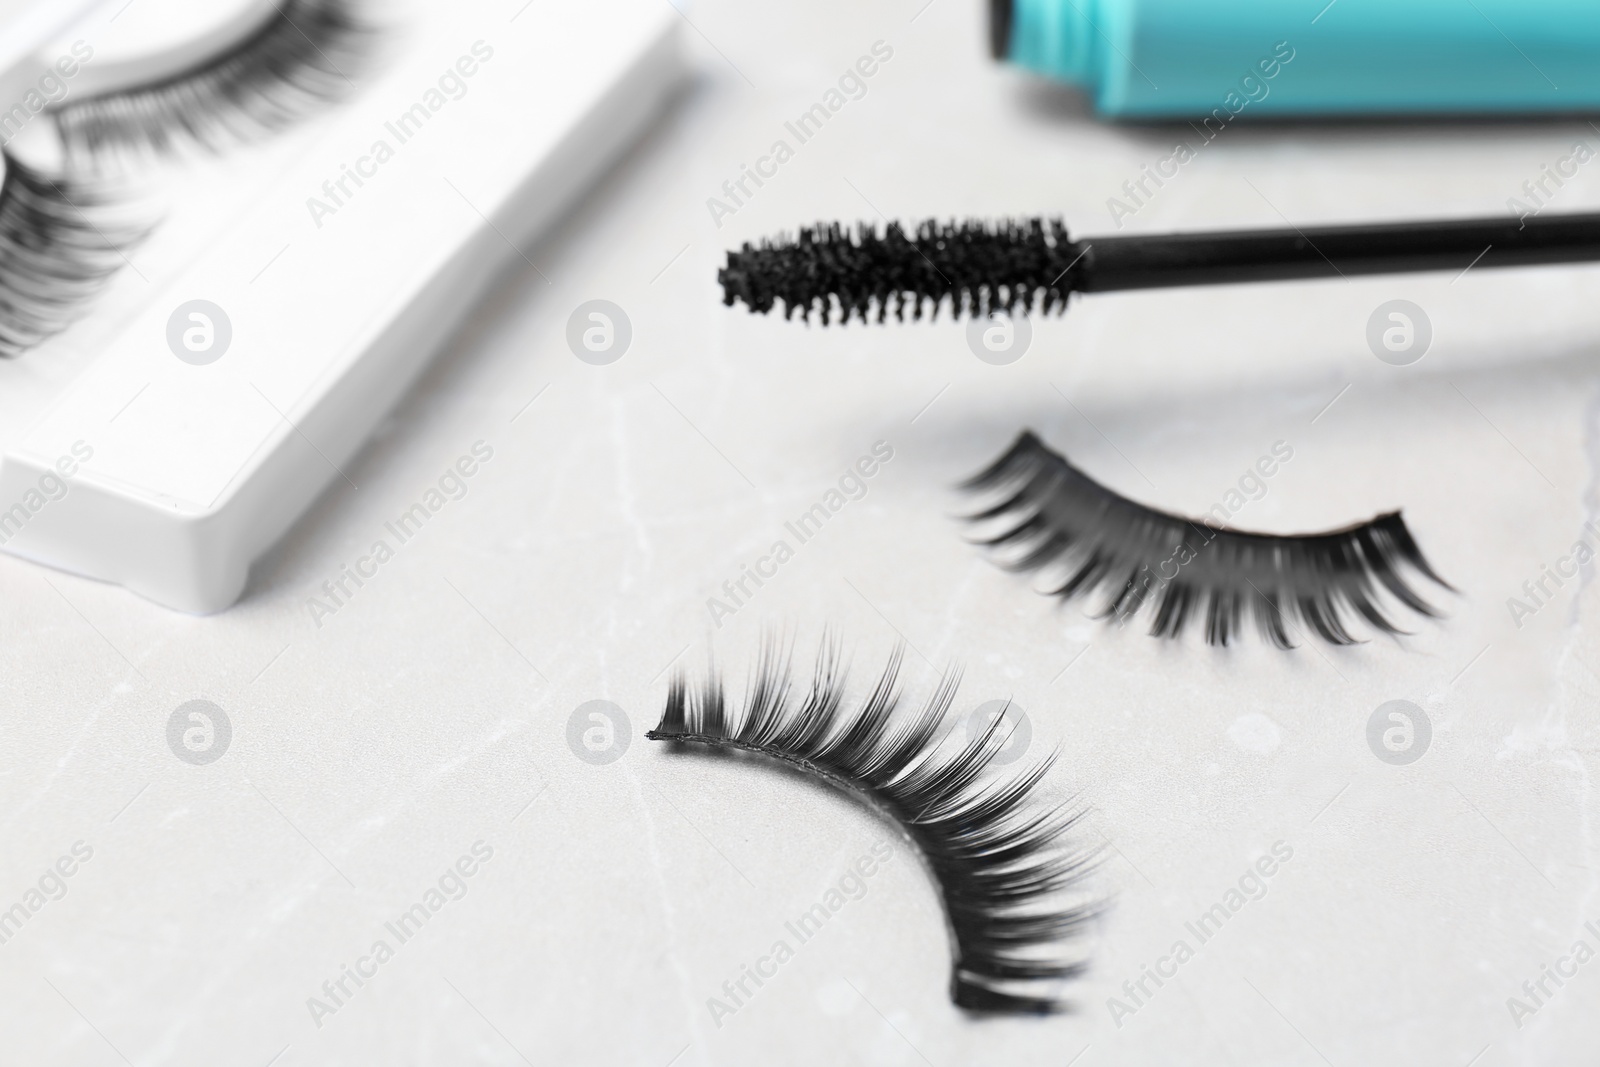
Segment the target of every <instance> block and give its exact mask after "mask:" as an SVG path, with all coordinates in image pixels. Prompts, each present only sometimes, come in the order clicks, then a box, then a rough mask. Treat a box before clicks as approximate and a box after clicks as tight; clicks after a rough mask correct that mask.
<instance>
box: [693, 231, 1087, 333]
mask: <svg viewBox="0 0 1600 1067" xmlns="http://www.w3.org/2000/svg"><path fill="white" fill-rule="evenodd" d="M1078 258H1079V250H1078V247H1077V245H1075V244H1074V243H1073V242H1072V241H1071V240H1069V239H1068V237H1067V230H1066V227H1065V226H1064V225H1063V224H1062V223H1061V222H1060V221H1059V220H1049V221H1046V220H1043V219H1022V220H1003V221H1000V222H994V223H988V222H979V221H967V222H959V223H958V222H949V223H942V222H936V221H932V220H930V221H927V222H923V223H921V224H920V225H918V226H917V227H916V229H915V231H913V232H909V233H908V232H907V231H906V230H905V228H904V227H902V226H901V225H900V224H899V223H897V222H892V223H889V224H888V225H887V226H885V227H884V228H883V229H882V230H881V231H880V230H879V229H878V228H877V227H875V226H872V225H869V224H867V223H862V224H860V225H859V226H858V227H857V228H856V229H855V231H854V232H853V233H852V232H851V231H849V230H848V229H846V228H845V227H844V226H842V225H840V224H839V223H836V222H835V223H821V224H818V225H816V226H811V227H807V228H805V229H802V230H801V231H800V232H799V234H798V235H797V236H795V237H794V238H788V237H781V238H779V239H778V240H776V241H769V240H763V241H762V242H760V243H759V244H757V245H751V244H746V245H745V246H744V247H743V248H742V249H740V250H739V251H737V252H729V253H728V264H727V266H726V267H724V268H723V269H722V270H721V271H720V272H719V273H718V275H717V279H718V281H720V282H721V283H722V287H723V298H722V299H723V303H724V304H727V305H729V306H732V305H733V304H734V303H736V302H739V301H742V302H743V303H744V304H746V305H747V306H748V307H749V308H750V310H752V311H756V312H760V313H762V314H766V313H767V312H769V311H771V310H773V308H774V307H776V306H777V304H778V303H779V302H782V304H783V316H784V318H786V319H787V318H792V317H793V316H794V314H795V312H796V311H798V312H799V313H800V317H801V318H802V319H805V320H806V321H808V322H809V321H810V318H811V314H812V312H813V311H815V312H816V313H817V316H818V318H819V319H820V320H821V321H822V324H823V325H825V326H826V325H828V324H829V323H830V322H832V321H834V319H835V318H837V319H839V321H841V322H848V321H850V320H851V319H852V318H854V319H859V320H860V321H862V322H873V321H876V322H880V323H881V322H884V321H886V320H887V319H888V318H889V316H890V315H893V316H894V318H895V319H897V320H899V321H904V320H905V319H906V318H907V314H908V312H909V317H910V318H911V319H913V320H917V319H921V318H922V317H923V316H924V314H926V315H927V316H928V317H929V318H930V319H931V318H936V317H937V316H938V312H939V309H940V307H945V308H946V310H947V311H949V312H950V314H952V315H953V316H956V317H960V316H962V315H973V316H978V317H985V316H987V315H988V314H989V313H990V312H991V311H998V310H1002V309H1005V310H1010V311H1016V310H1019V309H1020V310H1027V311H1031V312H1034V313H1041V314H1047V313H1051V312H1061V311H1065V310H1066V306H1067V298H1068V296H1069V295H1070V294H1071V293H1072V291H1073V289H1074V281H1075V276H1074V268H1075V266H1076V263H1077V260H1078Z"/></svg>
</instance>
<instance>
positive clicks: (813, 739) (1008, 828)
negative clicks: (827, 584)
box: [645, 644, 1101, 1013]
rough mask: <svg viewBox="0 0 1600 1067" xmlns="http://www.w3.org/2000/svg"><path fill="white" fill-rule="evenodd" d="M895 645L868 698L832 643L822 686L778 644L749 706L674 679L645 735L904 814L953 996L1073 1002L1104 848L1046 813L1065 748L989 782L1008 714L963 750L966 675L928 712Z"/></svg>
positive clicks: (949, 680) (980, 1001) (979, 1004)
mask: <svg viewBox="0 0 1600 1067" xmlns="http://www.w3.org/2000/svg"><path fill="white" fill-rule="evenodd" d="M902 655H903V653H902V651H901V650H899V649H896V650H895V652H894V653H893V655H892V656H891V657H890V659H889V663H888V666H887V667H885V669H884V671H883V674H882V675H881V676H880V677H879V679H878V682H877V684H876V685H875V686H874V688H873V689H872V691H871V694H870V696H868V697H867V699H866V700H865V702H863V703H860V704H851V703H849V702H847V699H846V695H845V681H846V679H845V672H844V671H843V670H842V669H841V668H840V666H839V657H838V651H837V649H836V648H834V647H833V646H831V645H826V644H825V646H824V648H823V651H822V652H821V654H820V655H819V657H818V662H817V666H816V671H815V674H814V676H813V678H812V682H811V686H810V690H809V692H808V693H807V694H806V695H805V696H804V697H803V698H802V697H800V696H799V693H798V691H797V690H796V688H795V687H794V684H793V682H792V680H791V677H790V673H789V665H788V662H787V657H785V661H784V662H782V663H780V662H779V660H778V656H777V653H776V652H775V650H774V649H773V648H772V647H771V646H770V645H769V646H768V647H767V648H766V650H765V651H763V653H762V655H761V657H760V660H759V661H758V664H757V669H756V673H755V677H754V679H753V680H752V683H751V686H750V691H749V694H748V697H747V700H746V703H745V706H744V709H743V711H742V712H735V711H734V710H733V709H731V708H730V707H729V706H728V703H727V701H726V699H725V698H724V695H723V691H722V686H721V683H720V682H719V681H718V680H717V679H716V678H714V677H713V678H710V679H708V680H707V681H706V682H705V684H704V685H703V686H702V687H700V688H698V689H697V690H695V691H694V692H692V693H691V692H690V690H689V687H688V685H687V683H686V682H685V680H684V677H683V675H682V674H681V673H680V674H678V675H675V676H674V678H673V680H672V682H671V685H670V688H669V690H668V693H667V702H666V707H665V710H663V712H662V714H661V722H660V723H659V724H658V725H657V726H656V728H655V729H654V730H650V731H648V732H647V733H646V734H645V736H646V737H647V738H649V739H650V740H652V741H668V742H673V743H674V744H675V745H698V746H705V747H706V748H708V749H710V750H713V751H727V750H741V751H744V752H751V753H757V754H759V755H761V756H766V757H769V758H772V759H776V760H780V761H783V762H784V763H786V764H788V765H790V766H793V767H796V768H798V769H800V770H801V771H803V772H806V773H808V774H811V775H815V776H817V777H819V778H821V779H823V780H824V781H826V782H828V783H830V784H832V785H834V786H836V787H838V788H841V789H843V790H845V791H847V792H849V793H851V794H853V795H855V796H856V797H858V798H859V799H861V800H863V801H864V802H865V803H866V804H867V805H868V806H869V807H871V808H872V809H874V810H875V811H877V812H878V813H879V814H880V815H882V816H884V817H886V818H888V819H890V820H893V821H894V822H895V823H896V824H897V825H898V826H899V827H900V829H901V831H902V832H903V833H904V835H905V836H906V837H907V838H908V839H909V840H910V841H911V843H912V844H913V845H914V846H915V848H916V849H917V851H918V853H919V854H920V855H921V857H922V859H923V862H924V864H925V865H926V867H927V868H928V870H929V872H930V873H931V874H932V876H933V878H934V879H935V881H936V882H937V884H938V889H939V893H940V896H941V897H942V898H943V901H944V910H945V918H946V923H947V925H948V929H949V933H950V937H951V943H952V949H953V954H954V961H953V965H952V976H951V994H950V995H951V999H952V1000H953V1001H954V1002H955V1004H956V1005H957V1006H958V1007H961V1008H964V1009H967V1010H970V1011H976V1012H998V1013H1043V1012H1055V1011H1061V1010H1064V1009H1065V1008H1066V1007H1067V1004H1066V1002H1065V1000H1064V999H1063V997H1062V994H1061V987H1062V986H1063V985H1064V984H1065V982H1066V981H1067V980H1068V979H1071V978H1073V977H1075V976H1076V975H1078V974H1080V973H1081V972H1082V971H1083V969H1084V967H1085V965H1086V960H1085V956H1084V953H1083V952H1082V951H1081V950H1080V949H1078V946H1077V942H1078V940H1079V938H1080V937H1081V935H1083V934H1084V933H1085V932H1086V927H1087V926H1088V925H1089V924H1090V923H1091V922H1092V921H1093V920H1094V919H1095V918H1096V917H1097V916H1098V915H1099V914H1100V910H1101V909H1100V906H1099V905H1098V904H1097V903H1095V902H1093V901H1092V900H1091V899H1090V898H1089V897H1088V895H1087V893H1086V891H1085V889H1084V885H1083V883H1084V880H1085V879H1086V877H1087V875H1088V874H1089V873H1090V872H1091V870H1092V868H1093V866H1094V864H1095V862H1096V858H1097V857H1096V854H1095V853H1094V852H1091V851H1087V850H1072V849H1069V848H1066V847H1064V846H1062V845H1061V844H1060V843H1059V842H1060V838H1061V836H1062V835H1063V834H1064V833H1065V832H1066V831H1067V830H1068V829H1070V828H1071V827H1072V826H1073V824H1074V823H1075V822H1076V821H1077V819H1078V818H1079V817H1080V816H1079V813H1076V812H1072V811H1068V810H1066V809H1065V808H1057V809H1056V810H1054V811H1042V812H1041V811H1039V810H1036V808H1035V805H1034V804H1033V803H1032V797H1033V794H1034V790H1035V787H1036V786H1037V785H1038V784H1039V782H1040V780H1041V779H1042V778H1043V777H1044V775H1045V772H1046V771H1048V770H1049V768H1050V766H1051V765H1052V763H1053V760H1054V757H1049V758H1046V759H1044V760H1042V761H1040V762H1038V763H1037V764H1035V765H1034V766H1033V767H1031V768H1030V769H1028V770H1027V771H1025V772H1023V773H1022V774H1020V775H1018V776H1017V777H1015V778H1013V779H1011V780H1010V781H1007V782H1003V783H999V784H987V785H980V784H979V778H980V776H981V775H982V774H983V772H984V771H985V769H986V768H987V767H988V766H989V764H990V762H991V761H992V760H993V759H994V757H995V755H996V753H998V752H999V751H1000V749H1001V748H1002V747H1003V746H1004V745H1005V743H1006V740H1007V736H1005V735H1002V734H1001V733H1000V732H999V727H1000V725H1001V723H1002V722H1003V716H997V717H995V719H994V720H993V721H992V722H990V723H989V725H988V728H987V730H985V731H984V732H983V733H982V734H981V735H979V736H977V737H974V738H972V739H971V740H970V741H969V742H967V743H966V744H964V745H961V746H960V747H959V748H957V749H956V750H955V751H954V752H953V753H951V752H950V751H949V749H948V748H947V747H946V744H945V743H946V742H947V741H948V739H949V734H948V733H945V734H944V735H943V736H942V737H941V736H939V735H940V727H941V723H942V722H943V720H944V719H945V717H946V715H947V713H948V712H949V710H950V707H951V704H952V702H953V701H954V699H955V694H956V687H957V685H958V684H959V676H958V675H957V674H955V673H947V674H946V675H945V676H944V678H943V679H942V680H941V682H940V684H939V686H938V688H937V689H936V690H935V691H934V693H933V694H932V696H931V697H930V698H929V699H928V701H927V702H926V703H925V704H924V705H923V706H922V708H921V710H920V711H917V712H915V713H914V714H909V715H901V714H898V713H897V709H898V708H899V706H900V703H901V695H900V691H899V686H898V683H897V678H898V675H899V670H900V664H901V657H902Z"/></svg>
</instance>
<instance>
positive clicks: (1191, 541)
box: [963, 432, 1453, 648]
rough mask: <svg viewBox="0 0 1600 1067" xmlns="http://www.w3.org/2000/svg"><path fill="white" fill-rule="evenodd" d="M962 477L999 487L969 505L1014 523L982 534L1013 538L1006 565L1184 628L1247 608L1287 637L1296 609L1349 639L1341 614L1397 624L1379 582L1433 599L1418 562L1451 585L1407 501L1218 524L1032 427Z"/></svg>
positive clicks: (1229, 627) (1310, 622)
mask: <svg viewBox="0 0 1600 1067" xmlns="http://www.w3.org/2000/svg"><path fill="white" fill-rule="evenodd" d="M963 488H965V489H969V490H973V491H976V492H984V493H987V492H1000V493H1004V494H1005V495H1004V498H1003V499H1002V500H1001V501H1000V502H999V503H997V504H994V505H993V506H991V507H989V508H986V509H984V510H983V511H980V512H978V513H977V514H975V515H970V516H968V517H967V518H968V519H970V520H971V521H974V522H988V521H990V520H1001V519H1003V520H1006V521H1007V522H1008V523H1010V525H1009V527H1008V528H1007V529H1006V530H1004V531H1003V532H1001V533H999V534H996V535H994V536H991V537H987V538H982V539H980V540H979V542H978V543H979V544H983V545H987V546H990V547H994V548H999V549H1001V550H1003V551H1005V550H1009V551H1011V552H1012V553H1013V554H1012V555H1011V556H1010V557H1009V558H1005V559H1003V560H1001V564H1002V566H1005V567H1007V568H1008V569H1011V570H1018V571H1040V570H1044V569H1047V568H1054V569H1056V570H1057V571H1059V572H1060V573H1062V574H1064V575H1065V577H1064V580H1063V581H1062V584H1060V585H1059V586H1057V587H1056V588H1055V589H1053V590H1051V591H1050V592H1051V595H1054V596H1059V597H1061V598H1062V599H1063V600H1071V599H1073V598H1075V597H1086V596H1088V595H1090V594H1091V593H1092V592H1094V591H1095V590H1097V589H1102V590H1104V591H1105V592H1106V594H1107V596H1106V599H1105V603H1104V604H1103V605H1102V606H1101V608H1100V609H1099V612H1098V614H1099V615H1100V616H1101V617H1102V618H1108V619H1113V620H1115V621H1118V622H1127V621H1128V620H1130V619H1132V618H1133V617H1134V616H1135V615H1137V614H1139V612H1140V610H1141V609H1143V608H1144V607H1145V606H1146V605H1152V606H1153V617H1152V619H1151V622H1150V633H1151V634H1152V635H1153V636H1157V637H1178V636H1179V635H1181V634H1182V633H1183V630H1184V627H1185V626H1186V624H1187V623H1188V622H1189V620H1190V619H1191V618H1192V617H1194V616H1196V615H1199V614H1200V613H1201V612H1202V611H1203V612H1204V614H1205V631H1206V641H1207V642H1208V643H1210V644H1213V645H1226V644H1228V643H1229V642H1230V641H1232V640H1233V639H1234V638H1235V637H1236V636H1237V635H1238V634H1239V633H1240V632H1241V631H1242V628H1243V627H1242V623H1243V618H1244V616H1245V614H1247V613H1248V614H1250V615H1251V616H1252V617H1253V618H1254V620H1255V623H1256V626H1257V628H1258V629H1259V630H1260V632H1261V634H1262V636H1263V637H1264V638H1265V639H1266V640H1268V641H1270V642H1271V643H1272V644H1273V645H1275V646H1277V647H1278V648H1292V647H1294V642H1293V641H1291V640H1290V636H1289V632H1288V624H1289V622H1290V620H1292V619H1294V618H1298V619H1299V620H1300V621H1301V622H1303V623H1305V625H1306V626H1308V627H1309V628H1310V629H1311V630H1312V631H1314V632H1315V633H1316V634H1317V636H1319V637H1321V638H1322V639H1323V640H1324V641H1327V642H1329V643H1331V644H1335V645H1348V644H1354V643H1356V642H1357V641H1358V638H1357V637H1355V636H1353V635H1352V634H1351V632H1350V630H1349V628H1348V626H1347V621H1348V619H1347V615H1348V614H1349V613H1350V612H1354V613H1355V614H1356V615H1357V616H1359V617H1360V618H1362V619H1364V620H1366V622H1367V623H1368V624H1369V625H1371V626H1372V627H1373V628H1375V629H1377V630H1379V631H1381V632H1383V633H1389V634H1397V633H1402V632H1403V631H1401V630H1400V629H1399V628H1398V627H1396V626H1395V624H1394V623H1393V622H1391V621H1390V620H1389V618H1388V616H1386V615H1385V614H1384V612H1383V609H1382V608H1381V607H1380V604H1379V595H1378V590H1379V587H1382V588H1383V589H1386V590H1388V592H1389V593H1390V594H1391V595H1392V596H1393V597H1394V598H1395V599H1397V600H1399V601H1400V602H1401V603H1402V604H1404V605H1406V606H1407V607H1408V608H1410V609H1411V610H1413V611H1415V612H1417V613H1418V614H1421V615H1425V616H1429V617H1432V618H1437V617H1438V612H1437V611H1436V610H1435V609H1434V608H1433V607H1432V605H1430V604H1429V603H1428V602H1427V601H1425V600H1423V599H1422V597H1421V596H1420V595H1419V594H1418V593H1417V591H1416V590H1415V589H1413V588H1412V586H1411V584H1410V583H1409V582H1408V581H1407V578H1408V574H1407V572H1408V571H1410V572H1415V573H1416V574H1420V575H1422V576H1423V577H1426V578H1428V579H1429V580H1431V581H1433V582H1434V583H1435V584H1437V585H1439V586H1441V587H1443V588H1445V589H1452V591H1453V587H1452V586H1451V585H1450V584H1449V583H1447V582H1446V581H1445V580H1444V579H1443V578H1440V577H1439V576H1438V575H1437V574H1435V573H1434V571H1433V568H1432V567H1430V566H1429V565H1428V561H1427V560H1426V559H1425V558H1424V557H1423V555H1422V550H1421V549H1420V548H1418V547H1417V543H1416V541H1415V540H1413V538H1412V536H1411V531H1410V530H1408V529H1407V528H1406V524H1405V520H1403V519H1402V518H1401V517H1400V513H1399V512H1390V513H1389V514H1386V515H1379V516H1378V517H1377V518H1374V519H1372V520H1371V521H1370V522H1364V523H1359V524H1356V525H1354V526H1348V527H1345V528H1344V529H1341V530H1331V531H1328V532H1326V533H1316V534H1298V535H1294V536H1278V535H1274V534H1258V533H1243V532H1240V531H1237V530H1229V529H1224V528H1222V527H1220V526H1215V525H1212V524H1211V523H1208V522H1205V521H1202V520H1193V519H1186V518H1182V517H1181V516H1177V515H1170V514H1167V513H1166V512H1162V511H1156V510H1155V509H1153V508H1150V507H1147V506H1145V505H1144V504H1140V503H1137V502H1135V501H1132V500H1128V499H1126V498H1125V497H1122V496H1119V495H1117V494H1116V493H1114V492H1112V491H1111V490H1109V489H1107V488H1105V487H1104V486H1102V485H1100V484H1099V483H1097V482H1095V481H1094V480H1093V479H1092V478H1090V477H1089V476H1088V475H1086V474H1084V473H1083V472H1082V471H1080V470H1078V469H1077V468H1076V467H1074V466H1073V465H1072V464H1071V463H1069V462H1067V459H1066V457H1065V456H1062V455H1060V454H1059V453H1057V452H1054V451H1052V450H1051V449H1050V448H1049V447H1048V446H1046V445H1045V444H1044V442H1042V441H1040V440H1039V439H1038V438H1037V437H1035V436H1034V435H1033V434H1032V433H1031V432H1024V433H1023V434H1022V435H1021V436H1020V437H1018V438H1017V441H1016V443H1015V444H1013V445H1012V446H1011V448H1010V449H1009V450H1007V451H1006V453H1005V454H1004V455H1003V456H1001V457H1000V458H999V459H998V460H996V461H995V462H994V464H993V465H991V466H990V467H989V468H988V469H987V470H984V471H983V472H981V473H980V474H978V475H976V476H975V477H973V478H972V479H970V480H969V481H967V482H966V483H965V484H964V485H963Z"/></svg>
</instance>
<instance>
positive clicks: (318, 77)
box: [54, 0, 376, 159]
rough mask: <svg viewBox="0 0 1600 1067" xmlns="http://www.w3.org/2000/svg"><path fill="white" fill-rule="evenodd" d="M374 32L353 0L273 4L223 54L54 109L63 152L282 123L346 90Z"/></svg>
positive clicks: (203, 137)
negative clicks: (166, 75)
mask: <svg viewBox="0 0 1600 1067" xmlns="http://www.w3.org/2000/svg"><path fill="white" fill-rule="evenodd" d="M375 36H376V31H375V30H374V29H373V28H372V27H370V26H367V25H366V24H365V23H364V22H363V21H362V20H361V19H360V18H359V17H358V15H357V12H356V9H355V0H281V3H280V4H279V6H278V10H277V11H275V12H274V13H273V14H272V15H271V16H269V17H268V19H267V20H266V21H265V22H263V23H262V25H261V27H260V28H259V29H257V30H256V31H255V32H254V33H252V34H250V35H249V36H248V37H246V38H245V39H244V40H242V41H240V42H239V43H238V44H237V45H235V46H234V47H233V48H231V49H230V50H229V51H228V52H226V53H224V54H223V55H220V56H217V57H215V58H213V59H210V60H207V61H206V62H204V63H202V64H200V65H198V66H196V67H194V68H193V69H190V70H187V71H184V72H182V73H180V74H177V75H174V76H172V77H170V78H166V79H163V80H162V81H159V82H154V83H152V84H149V85H142V86H138V87H136V88H131V89H124V90H119V91H116V92H110V93H104V94H101V95H98V96H90V97H85V98H84V99H82V100H76V101H70V102H68V103H66V104H63V105H62V106H60V107H59V108H56V109H54V117H55V122H56V128H57V129H58V130H59V131H60V134H61V140H62V143H63V145H64V146H65V147H66V150H67V153H68V155H69V158H74V159H77V158H83V157H88V158H93V157H95V156H97V155H99V154H101V153H103V152H105V151H107V150H119V149H120V150H132V151H135V152H138V151H148V152H155V153H168V152H172V151H175V150H177V149H178V148H180V147H182V146H184V145H188V144H195V145H199V146H201V147H204V148H208V149H213V150H215V149H218V148H221V147H223V146H226V145H228V144H232V143H236V142H241V141H247V140H250V139H252V138H253V137H255V136H258V135H260V134H264V133H270V132H272V131H274V130H277V129H280V128H282V127H284V126H288V125H290V124H291V123H293V122H295V121H296V120H297V119H299V118H301V117H302V116H304V115H306V114H308V113H309V112H311V111H314V110H315V109H316V108H317V107H319V106H322V105H325V104H329V103H332V102H334V101H336V100H338V99H339V98H340V97H342V96H344V95H345V94H346V93H348V92H351V91H352V90H353V89H354V83H353V81H352V78H353V77H354V75H355V74H356V73H357V72H358V70H359V69H360V68H361V67H362V65H363V60H365V59H366V57H367V56H368V54H369V53H370V51H371V46H372V43H373V38H374V37H375Z"/></svg>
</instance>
